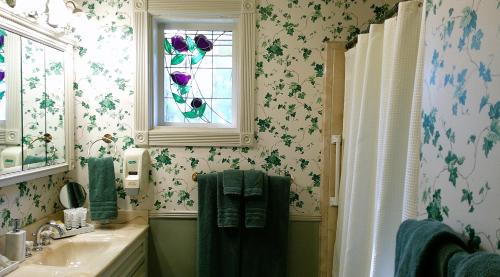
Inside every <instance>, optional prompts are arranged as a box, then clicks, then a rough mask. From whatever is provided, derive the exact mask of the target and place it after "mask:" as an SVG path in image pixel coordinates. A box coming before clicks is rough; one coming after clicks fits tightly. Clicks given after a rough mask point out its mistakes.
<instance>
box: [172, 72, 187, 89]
mask: <svg viewBox="0 0 500 277" xmlns="http://www.w3.org/2000/svg"><path fill="white" fill-rule="evenodd" d="M170 77H171V78H172V81H174V83H176V84H178V85H179V86H186V85H187V84H188V83H189V80H191V75H189V74H187V73H185V72H179V71H174V72H172V73H171V74H170Z"/></svg>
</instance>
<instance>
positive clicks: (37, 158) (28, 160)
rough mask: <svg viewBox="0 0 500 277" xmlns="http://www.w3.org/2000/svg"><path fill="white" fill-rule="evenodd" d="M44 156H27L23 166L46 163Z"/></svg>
mask: <svg viewBox="0 0 500 277" xmlns="http://www.w3.org/2000/svg"><path fill="white" fill-rule="evenodd" d="M46 161H47V160H46V158H45V156H33V155H28V156H26V159H24V164H36V163H44V162H46Z"/></svg>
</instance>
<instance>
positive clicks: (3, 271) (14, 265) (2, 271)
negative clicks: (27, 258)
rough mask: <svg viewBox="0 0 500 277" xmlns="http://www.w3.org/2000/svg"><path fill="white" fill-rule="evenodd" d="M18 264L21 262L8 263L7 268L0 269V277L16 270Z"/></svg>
mask: <svg viewBox="0 0 500 277" xmlns="http://www.w3.org/2000/svg"><path fill="white" fill-rule="evenodd" d="M20 263H21V262H17V261H10V262H9V265H8V266H7V267H4V268H2V269H0V277H1V276H5V275H7V274H9V273H11V272H12V271H14V270H16V269H17V268H18V267H19V264H20Z"/></svg>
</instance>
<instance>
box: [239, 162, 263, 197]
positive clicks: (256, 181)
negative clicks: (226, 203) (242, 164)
mask: <svg viewBox="0 0 500 277" xmlns="http://www.w3.org/2000/svg"><path fill="white" fill-rule="evenodd" d="M243 176H244V179H245V184H244V187H245V188H244V189H243V192H244V195H245V197H248V196H255V195H256V196H261V195H262V183H263V182H264V173H263V172H262V171H258V170H253V169H252V170H247V171H245V172H244V173H243Z"/></svg>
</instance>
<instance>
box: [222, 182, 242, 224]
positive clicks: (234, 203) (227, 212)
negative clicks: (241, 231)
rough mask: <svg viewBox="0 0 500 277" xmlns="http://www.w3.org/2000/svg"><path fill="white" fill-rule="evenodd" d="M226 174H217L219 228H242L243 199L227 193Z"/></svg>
mask: <svg viewBox="0 0 500 277" xmlns="http://www.w3.org/2000/svg"><path fill="white" fill-rule="evenodd" d="M225 176H226V175H225V174H224V173H221V172H219V173H217V226H219V227H221V228H228V227H238V226H240V210H241V204H242V202H241V197H240V196H239V195H236V194H226V193H225V186H224V184H225V181H226V178H225Z"/></svg>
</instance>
